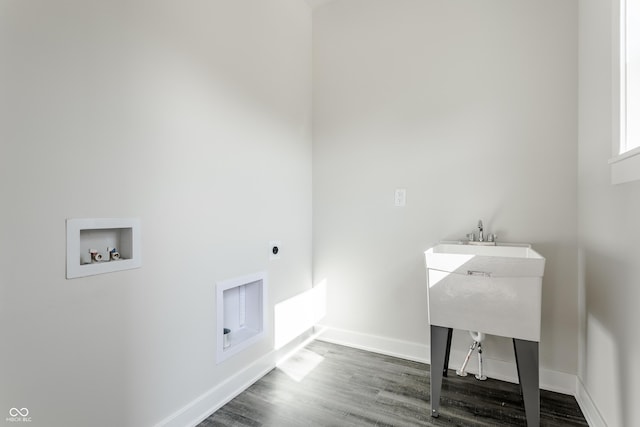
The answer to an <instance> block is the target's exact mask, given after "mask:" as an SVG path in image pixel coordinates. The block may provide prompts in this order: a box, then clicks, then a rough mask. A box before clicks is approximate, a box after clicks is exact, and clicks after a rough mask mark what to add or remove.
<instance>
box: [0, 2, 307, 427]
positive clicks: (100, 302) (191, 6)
mask: <svg viewBox="0 0 640 427" xmlns="http://www.w3.org/2000/svg"><path fill="white" fill-rule="evenodd" d="M310 81H311V12H310V9H309V7H308V5H306V4H305V3H303V2H300V1H299V0H270V1H269V2H263V1H259V0H254V1H251V0H236V1H209V2H196V1H189V2H174V1H144V0H130V1H98V0H95V1H85V0H67V1H57V2H51V1H48V0H44V1H37V0H34V1H28V2H25V1H20V0H3V1H2V2H1V3H0V195H1V202H0V206H1V207H0V218H1V221H0V242H1V244H0V251H1V253H0V260H1V261H0V280H1V286H0V290H1V294H0V304H1V306H0V332H1V337H2V339H1V343H2V344H1V345H2V351H0V370H1V371H0V417H2V418H4V417H7V416H8V412H9V408H11V407H18V408H22V407H27V408H28V409H29V411H30V416H31V417H32V423H31V424H30V425H33V426H48V427H49V426H70V425H92V426H147V425H152V424H154V423H156V422H159V421H161V420H163V419H165V417H167V416H169V415H170V414H171V413H173V412H174V411H176V410H178V409H179V408H181V407H182V406H183V405H185V404H187V403H189V402H191V401H193V399H195V398H197V397H198V396H200V395H201V394H202V393H205V392H206V391H207V390H209V389H211V388H212V387H215V386H216V385H218V384H220V383H222V382H223V381H224V380H226V379H228V378H229V377H230V376H232V375H233V374H234V373H236V372H238V371H239V370H241V369H242V368H244V367H246V366H247V365H248V364H249V363H251V362H253V361H255V360H257V359H258V358H260V357H262V356H264V355H265V354H267V353H268V352H270V351H271V349H272V346H273V330H272V325H273V318H272V317H273V310H272V309H273V306H274V304H275V303H276V302H279V301H281V300H284V299H286V298H288V297H291V296H293V295H295V294H297V293H299V292H301V291H303V290H306V289H309V288H310V287H311V172H310V168H311V130H310V120H311V117H310V108H311V83H310ZM83 217H138V218H140V219H141V223H142V262H143V265H142V268H140V269H137V270H130V271H125V272H118V273H113V274H107V275H100V276H94V277H87V278H81V279H74V280H66V279H65V219H66V218H83ZM272 239H279V240H281V241H282V247H283V251H282V252H281V259H280V260H279V261H277V262H275V261H274V262H271V263H270V262H269V261H268V250H267V249H268V248H267V245H268V241H269V240H272ZM261 270H267V271H268V273H269V292H270V294H269V329H268V333H267V338H266V339H265V340H264V341H262V342H261V343H260V344H257V345H256V346H254V347H252V348H250V349H247V350H246V351H244V352H242V353H241V354H239V355H237V356H235V357H234V358H231V359H229V360H227V361H225V362H224V363H223V364H221V365H218V366H216V363H215V333H216V332H217V331H218V329H219V328H221V327H222V326H221V325H216V324H215V319H216V313H215V310H214V305H215V283H216V281H219V280H223V279H227V278H230V277H235V276H241V275H246V274H249V273H253V272H256V271H261Z"/></svg>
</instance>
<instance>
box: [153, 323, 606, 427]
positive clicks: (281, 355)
mask: <svg viewBox="0 0 640 427" xmlns="http://www.w3.org/2000/svg"><path fill="white" fill-rule="evenodd" d="M314 332H315V333H313V334H312V333H311V331H310V332H308V333H306V334H304V335H303V336H301V337H300V338H299V339H298V340H296V341H295V342H294V343H293V344H292V345H291V346H287V347H286V348H283V349H282V350H281V351H275V350H274V351H271V352H269V353H267V354H266V355H264V356H263V357H261V358H260V359H258V360H256V361H255V362H253V363H252V364H250V365H248V366H247V367H246V368H245V369H243V370H242V371H240V372H238V373H236V374H235V375H234V376H232V377H230V378H229V379H227V380H226V381H224V382H223V383H221V384H218V385H216V386H215V387H212V388H211V389H210V390H208V391H207V392H205V393H203V394H202V395H200V396H199V397H197V398H196V399H195V400H193V401H192V402H189V403H188V404H186V405H185V406H183V407H182V408H180V409H178V410H177V411H175V412H174V413H173V414H171V415H169V416H168V417H167V418H165V419H164V420H162V421H160V422H159V423H157V424H156V425H155V427H184V426H196V425H197V424H199V423H200V422H202V421H203V420H204V419H206V418H207V417H208V416H209V415H210V414H212V413H213V412H215V411H217V410H218V409H220V408H221V407H222V406H224V405H225V404H226V403H228V402H229V401H231V400H232V399H233V398H234V397H236V396H237V395H239V394H240V393H242V392H243V391H244V390H246V389H247V388H249V387H250V386H251V385H252V384H253V383H255V382H256V381H258V380H259V379H260V378H262V377H263V376H264V375H266V374H267V373H268V372H269V371H271V370H272V369H273V368H275V367H276V365H277V364H279V363H281V362H282V361H283V360H286V358H288V357H289V356H290V355H292V354H294V353H295V352H296V351H297V350H298V349H300V348H302V347H304V346H305V345H307V344H308V343H309V342H310V341H312V340H314V339H318V340H321V341H327V342H331V343H335V344H340V345H345V346H348V347H353V348H359V349H362V350H367V351H371V352H375V353H380V354H385V355H388V356H393V357H399V358H402V359H407V360H413V361H416V362H421V363H429V362H430V356H429V355H430V351H429V346H427V345H424V344H419V343H415V342H409V341H402V340H396V339H392V338H386V337H381V336H376V335H368V334H362V333H359V332H354V331H346V330H342V329H335V328H329V327H324V326H321V327H318V328H314ZM465 356H466V353H465V352H461V351H455V350H454V351H452V352H451V359H450V366H459V365H460V364H461V363H462V361H463V360H464V357H465ZM484 360H485V372H486V374H487V375H488V376H489V377H491V378H496V379H499V380H503V381H508V382H512V383H517V371H516V367H515V364H514V363H511V362H504V361H500V360H494V359H488V358H486V357H485V359H484ZM468 371H469V373H476V372H475V371H474V367H472V366H470V367H469V370H468ZM540 388H542V389H544V390H550V391H555V392H558V393H563V394H569V395H572V396H575V398H576V400H577V402H578V405H580V409H581V410H582V412H583V414H584V416H585V419H586V420H587V422H588V423H589V426H591V427H607V424H606V423H605V422H604V420H603V418H602V416H601V415H600V412H599V411H598V409H597V407H596V405H595V404H594V402H593V400H592V399H591V397H590V395H589V393H588V392H587V391H586V389H585V388H584V385H583V384H582V382H581V381H580V380H579V379H578V378H577V377H576V376H575V375H570V374H566V373H563V372H556V371H550V370H546V369H541V370H540Z"/></svg>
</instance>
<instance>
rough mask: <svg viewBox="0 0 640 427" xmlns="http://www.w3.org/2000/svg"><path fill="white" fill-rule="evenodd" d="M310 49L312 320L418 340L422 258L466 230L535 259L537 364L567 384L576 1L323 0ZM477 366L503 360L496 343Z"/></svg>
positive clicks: (423, 334) (571, 325)
mask: <svg viewBox="0 0 640 427" xmlns="http://www.w3.org/2000/svg"><path fill="white" fill-rule="evenodd" d="M313 47H314V52H313V55H314V68H313V73H314V148H313V191H314V192H313V204H314V208H313V209H314V210H313V213H314V218H313V219H314V222H313V230H314V231H313V245H314V254H313V265H314V280H315V281H316V282H317V281H320V280H322V279H324V278H326V279H327V285H328V297H327V298H328V313H327V318H326V320H325V322H324V323H325V324H326V325H327V326H330V327H333V328H338V329H345V330H348V331H352V332H355V333H359V334H370V335H375V336H380V337H387V338H395V339H399V340H403V341H408V342H414V343H421V344H426V343H427V342H428V326H427V310H426V283H425V280H426V279H425V271H424V259H423V251H424V250H426V249H427V248H428V247H429V246H430V245H431V244H433V243H435V242H437V241H439V240H442V239H452V238H453V239H458V238H460V237H463V236H464V235H465V234H466V233H469V232H471V231H472V230H473V229H474V228H475V226H476V224H477V221H478V219H482V220H484V224H485V230H486V231H488V232H495V233H497V234H498V236H499V239H500V240H503V241H506V242H528V243H531V244H532V245H533V247H534V248H535V249H536V250H538V251H539V252H540V253H541V254H542V255H543V256H545V257H546V259H547V268H546V272H545V278H544V283H543V313H542V339H541V364H542V367H543V369H549V370H553V371H559V372H565V373H569V374H575V373H576V371H577V358H576V354H577V336H578V312H577V306H578V304H577V300H578V294H577V274H576V273H577V256H576V253H577V251H576V239H577V235H576V233H577V226H576V215H577V212H576V209H577V200H576V194H577V182H576V181H577V160H576V149H577V132H576V122H577V106H576V99H577V2H576V1H574V0H563V1H558V0H544V1H525V2H513V1H508V0H485V1H481V2H474V1H463V0H454V1H444V0H443V1H422V0H342V1H336V2H329V3H326V4H324V5H321V6H319V7H318V8H317V9H315V11H314V17H313ZM395 188H406V189H407V205H406V207H405V208H396V207H394V206H393V192H394V189H395ZM454 336H456V335H454ZM454 340H456V339H455V338H454ZM454 344H455V345H456V348H458V349H463V348H464V349H466V347H467V346H468V345H469V337H468V335H465V334H460V335H458V339H457V344H456V343H454ZM425 348H426V347H425ZM486 355H487V356H489V357H490V358H494V359H499V360H507V361H513V360H514V358H513V350H512V345H511V342H510V341H509V340H506V339H498V338H492V339H490V340H489V341H488V342H487V343H486ZM514 375H515V369H514Z"/></svg>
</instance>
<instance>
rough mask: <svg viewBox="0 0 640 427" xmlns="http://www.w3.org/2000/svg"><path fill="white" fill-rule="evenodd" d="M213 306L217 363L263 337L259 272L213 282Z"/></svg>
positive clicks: (263, 280) (263, 288)
mask: <svg viewBox="0 0 640 427" xmlns="http://www.w3.org/2000/svg"><path fill="white" fill-rule="evenodd" d="M216 304H217V325H216V326H217V329H218V330H217V331H216V332H217V333H216V335H217V338H218V339H217V340H216V341H217V352H216V353H217V363H220V362H222V361H223V360H225V359H227V358H228V357H229V356H232V355H234V354H236V353H238V352H239V351H241V350H243V349H245V348H247V347H249V346H250V345H253V344H255V343H256V342H258V341H260V340H261V339H262V338H264V335H265V327H266V315H267V273H266V272H261V273H256V274H252V275H249V276H244V277H238V278H234V279H229V280H224V281H222V282H218V283H216ZM225 332H226V333H225ZM225 335H226V339H225Z"/></svg>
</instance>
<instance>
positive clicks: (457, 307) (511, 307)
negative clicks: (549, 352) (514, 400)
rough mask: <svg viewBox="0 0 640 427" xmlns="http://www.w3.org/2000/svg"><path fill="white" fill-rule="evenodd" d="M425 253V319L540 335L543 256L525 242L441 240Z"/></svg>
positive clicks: (518, 334) (489, 331)
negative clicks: (491, 243) (490, 243)
mask: <svg viewBox="0 0 640 427" xmlns="http://www.w3.org/2000/svg"><path fill="white" fill-rule="evenodd" d="M425 258H426V267H427V283H428V292H427V295H428V305H429V324H431V325H436V326H442V327H445V328H455V329H465V330H470V331H480V332H484V333H487V334H492V335H500V336H504V337H509V338H517V339H522V340H528V341H536V342H539V341H540V313H541V304H542V276H543V274H544V264H545V259H544V258H543V257H542V256H541V255H540V254H538V253H537V252H536V251H534V250H532V249H531V247H530V246H529V245H498V246H474V245H466V244H456V243H451V244H449V243H442V244H438V245H436V246H434V247H432V248H430V249H429V250H427V251H426V252H425Z"/></svg>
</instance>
